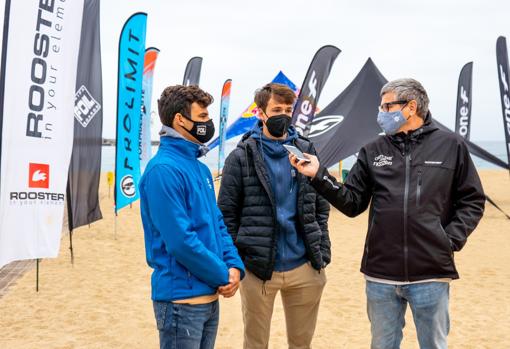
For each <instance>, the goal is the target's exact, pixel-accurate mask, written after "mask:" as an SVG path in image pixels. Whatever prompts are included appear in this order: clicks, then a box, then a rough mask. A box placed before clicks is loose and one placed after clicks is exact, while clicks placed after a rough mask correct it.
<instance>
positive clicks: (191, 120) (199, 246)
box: [140, 85, 244, 349]
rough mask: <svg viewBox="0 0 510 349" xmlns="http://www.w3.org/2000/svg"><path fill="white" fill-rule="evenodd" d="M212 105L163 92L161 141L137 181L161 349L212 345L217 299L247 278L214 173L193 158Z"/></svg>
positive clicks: (197, 94) (208, 133) (185, 91)
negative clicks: (226, 221)
mask: <svg viewBox="0 0 510 349" xmlns="http://www.w3.org/2000/svg"><path fill="white" fill-rule="evenodd" d="M212 101H213V99H212V96H211V95H210V94H208V93H207V92H205V91H203V90H201V89H200V88H199V87H198V86H179V85H178V86H170V87H167V88H166V89H165V90H164V91H163V93H162V94H161V98H160V99H159V100H158V107H159V115H160V119H161V123H162V124H163V128H162V130H161V133H160V134H161V144H160V146H159V150H158V153H157V154H156V155H155V156H154V158H152V160H151V161H150V162H149V164H148V165H147V168H146V169H145V173H144V175H143V177H142V179H141V181H140V198H141V200H140V209H141V215H142V222H143V229H144V233H145V250H146V254H147V263H148V264H149V266H150V267H151V268H153V269H154V272H153V273H152V278H151V284H152V300H153V302H154V313H155V316H156V323H157V327H158V330H159V338H160V348H161V349H167V348H168V349H169V348H179V349H188V348H201V349H212V348H214V342H215V339H216V332H217V329H218V318H219V303H218V294H221V295H223V296H225V297H232V296H233V295H234V294H235V292H236V290H237V288H238V285H239V281H240V278H242V276H243V274H244V266H243V263H242V261H241V259H240V258H239V255H238V253H237V250H236V248H235V246H234V245H233V243H232V239H231V237H230V235H229V234H228V232H227V229H226V227H225V224H224V222H223V219H222V216H221V213H220V211H219V209H218V207H217V206H216V198H215V194H214V187H213V185H212V183H213V180H212V177H211V172H210V171H209V169H208V168H207V167H206V166H205V165H204V164H202V163H201V162H200V161H199V160H198V158H199V157H200V156H202V155H204V153H205V150H206V149H205V147H204V146H203V143H206V142H207V141H209V140H210V139H211V137H212V135H213V134H214V124H213V123H212V120H211V119H210V117H209V113H208V111H207V107H208V106H209V105H210V104H211V103H212Z"/></svg>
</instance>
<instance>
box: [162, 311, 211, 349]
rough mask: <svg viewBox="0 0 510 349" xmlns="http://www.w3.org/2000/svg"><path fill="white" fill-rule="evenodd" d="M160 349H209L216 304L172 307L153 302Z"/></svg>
mask: <svg viewBox="0 0 510 349" xmlns="http://www.w3.org/2000/svg"><path fill="white" fill-rule="evenodd" d="M153 304H154V314H155V315H156V323H157V326H158V330H159V347H160V349H213V348H214V342H215V341H216V332H217V331H218V320H219V314H220V311H219V308H220V305H219V302H218V301H214V302H212V303H207V304H194V305H192V304H175V303H172V302H156V301H155V302H153Z"/></svg>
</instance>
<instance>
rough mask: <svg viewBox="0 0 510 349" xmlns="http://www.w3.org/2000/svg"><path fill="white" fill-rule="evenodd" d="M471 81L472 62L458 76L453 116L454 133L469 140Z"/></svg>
mask: <svg viewBox="0 0 510 349" xmlns="http://www.w3.org/2000/svg"><path fill="white" fill-rule="evenodd" d="M472 81H473V62H469V63H466V65H464V67H463V68H462V70H461V71H460V76H459V86H458V88H457V112H456V115H455V133H457V134H459V135H460V136H462V138H464V139H466V140H469V135H470V130H471V104H472V102H471V89H472Z"/></svg>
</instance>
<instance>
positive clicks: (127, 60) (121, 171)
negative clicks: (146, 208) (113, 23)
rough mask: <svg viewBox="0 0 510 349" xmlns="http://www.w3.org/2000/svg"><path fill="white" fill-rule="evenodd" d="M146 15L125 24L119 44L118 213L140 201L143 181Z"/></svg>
mask: <svg viewBox="0 0 510 349" xmlns="http://www.w3.org/2000/svg"><path fill="white" fill-rule="evenodd" d="M146 28H147V14H146V13H143V12H138V13H135V14H134V15H132V16H131V17H130V18H129V19H128V20H127V21H126V23H125V24H124V28H122V33H121V35H120V41H119V77H118V79H119V80H118V90H117V145H116V158H115V182H116V183H115V212H117V211H118V210H120V209H121V208H123V207H125V206H127V205H129V204H130V203H131V202H133V201H135V200H137V199H138V197H139V195H138V190H137V189H138V182H139V180H140V155H139V152H140V148H139V145H140V141H139V137H140V110H141V108H142V78H143V67H144V54H145V33H146Z"/></svg>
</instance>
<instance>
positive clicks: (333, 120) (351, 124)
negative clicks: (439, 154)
mask: <svg viewBox="0 0 510 349" xmlns="http://www.w3.org/2000/svg"><path fill="white" fill-rule="evenodd" d="M387 82H388V80H386V78H385V77H384V76H383V75H382V73H381V72H380V71H379V69H378V68H377V67H376V65H375V64H374V62H373V61H372V59H370V58H369V59H368V60H367V61H366V63H365V64H364V66H363V67H362V68H361V70H360V72H359V73H358V74H357V75H356V77H355V78H354V80H353V81H352V82H351V83H350V84H349V85H348V86H347V87H346V88H345V90H343V91H342V92H341V93H340V94H339V95H338V96H337V97H336V98H335V99H334V100H333V101H332V102H331V103H330V104H329V105H327V106H326V107H325V108H324V109H323V110H322V111H321V112H320V113H318V114H317V116H316V117H315V118H314V120H313V122H312V125H311V128H310V134H309V135H308V137H309V138H310V140H311V141H312V142H313V143H314V145H315V148H316V149H317V152H318V154H319V157H320V159H321V164H323V165H324V166H325V167H330V166H333V165H335V164H336V163H338V162H339V161H340V160H343V159H345V158H347V157H349V156H351V155H354V154H356V153H357V152H359V150H360V149H361V147H362V146H364V145H365V144H367V143H370V142H371V141H373V140H374V139H376V138H377V137H379V136H381V135H382V134H384V133H383V132H382V130H381V127H380V126H379V125H378V124H377V118H376V116H374V115H377V107H378V105H379V103H380V101H381V97H380V96H379V93H380V91H381V88H382V87H383V86H384V84H386V83H387ZM374 110H375V111H376V112H375V114H374ZM433 122H434V123H435V124H436V125H437V127H438V128H440V129H442V130H445V131H448V132H453V131H452V130H450V129H448V128H447V127H446V126H444V125H442V124H441V123H439V122H438V121H437V120H435V119H433ZM466 145H467V146H468V149H469V152H470V153H471V154H473V155H476V156H478V157H480V158H481V159H484V160H486V161H488V162H490V163H493V164H495V165H497V166H500V167H502V168H505V169H509V166H508V164H507V163H505V162H504V161H502V160H501V159H499V158H498V157H496V156H494V155H492V154H491V153H489V152H488V151H486V150H484V149H483V148H481V147H480V146H478V145H476V144H474V143H472V142H471V141H469V140H466Z"/></svg>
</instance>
